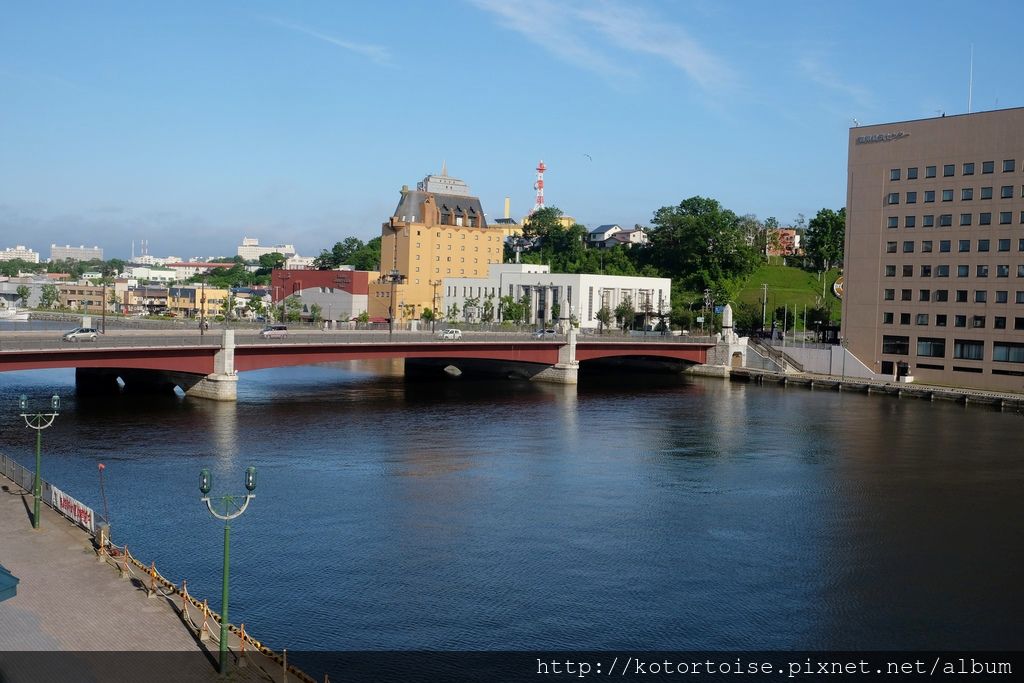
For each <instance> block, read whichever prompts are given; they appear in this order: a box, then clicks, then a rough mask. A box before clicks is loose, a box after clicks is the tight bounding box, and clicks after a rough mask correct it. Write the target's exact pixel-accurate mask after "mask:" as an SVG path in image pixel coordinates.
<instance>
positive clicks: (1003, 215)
mask: <svg viewBox="0 0 1024 683" xmlns="http://www.w3.org/2000/svg"><path fill="white" fill-rule="evenodd" d="M1012 217H1013V212H1012V211H1000V212H999V225H1009V224H1010V220H1011V219H1012Z"/></svg>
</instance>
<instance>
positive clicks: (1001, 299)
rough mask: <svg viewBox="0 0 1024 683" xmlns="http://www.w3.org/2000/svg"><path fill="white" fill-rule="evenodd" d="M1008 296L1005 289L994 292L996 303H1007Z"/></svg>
mask: <svg viewBox="0 0 1024 683" xmlns="http://www.w3.org/2000/svg"><path fill="white" fill-rule="evenodd" d="M1008 294H1009V292H1007V291H1006V290H1005V289H999V290H996V303H997V304H1005V303H1006V301H1007V295H1008Z"/></svg>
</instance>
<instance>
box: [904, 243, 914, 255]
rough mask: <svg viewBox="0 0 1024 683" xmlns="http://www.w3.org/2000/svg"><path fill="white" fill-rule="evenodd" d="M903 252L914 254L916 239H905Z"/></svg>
mask: <svg viewBox="0 0 1024 683" xmlns="http://www.w3.org/2000/svg"><path fill="white" fill-rule="evenodd" d="M903 253H904V254H913V253H914V240H904V241H903Z"/></svg>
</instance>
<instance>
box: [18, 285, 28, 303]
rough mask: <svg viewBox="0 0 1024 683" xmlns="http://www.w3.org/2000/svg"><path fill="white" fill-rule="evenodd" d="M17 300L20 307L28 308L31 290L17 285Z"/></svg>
mask: <svg viewBox="0 0 1024 683" xmlns="http://www.w3.org/2000/svg"><path fill="white" fill-rule="evenodd" d="M15 291H16V292H17V293H18V300H19V301H21V305H22V306H28V297H29V295H30V294H31V293H32V292H31V290H29V288H28V287H27V286H25V285H18V288H17V290H15Z"/></svg>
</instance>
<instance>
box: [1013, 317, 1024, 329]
mask: <svg viewBox="0 0 1024 683" xmlns="http://www.w3.org/2000/svg"><path fill="white" fill-rule="evenodd" d="M1013 329H1015V330H1024V318H1014V319H1013Z"/></svg>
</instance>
